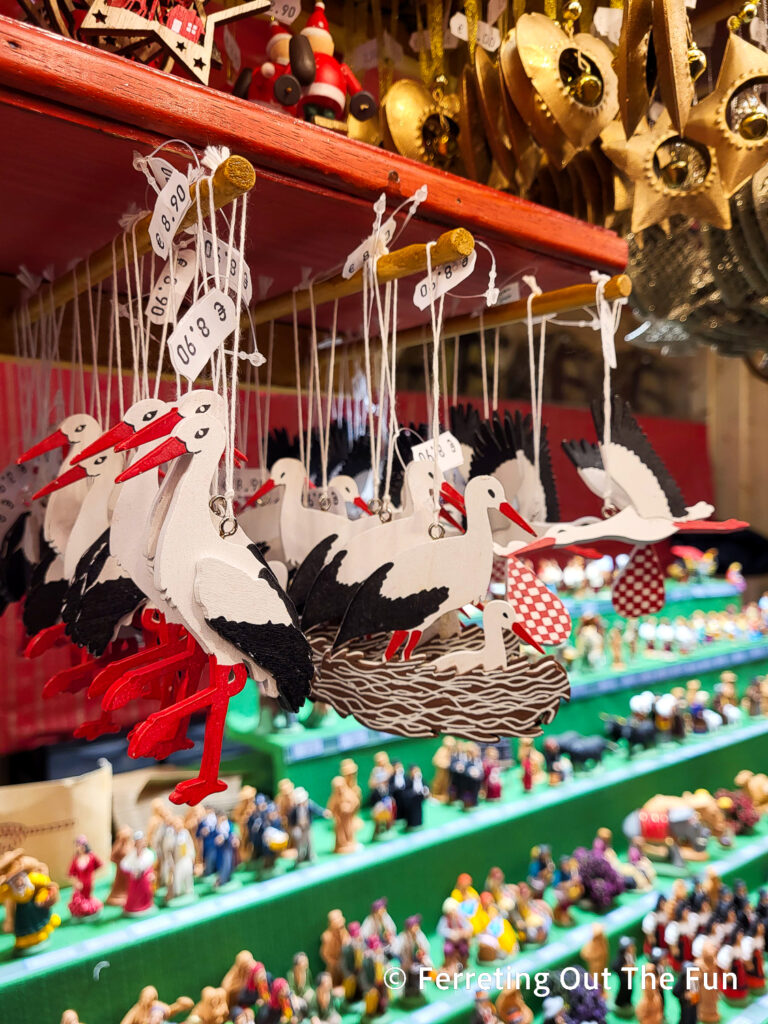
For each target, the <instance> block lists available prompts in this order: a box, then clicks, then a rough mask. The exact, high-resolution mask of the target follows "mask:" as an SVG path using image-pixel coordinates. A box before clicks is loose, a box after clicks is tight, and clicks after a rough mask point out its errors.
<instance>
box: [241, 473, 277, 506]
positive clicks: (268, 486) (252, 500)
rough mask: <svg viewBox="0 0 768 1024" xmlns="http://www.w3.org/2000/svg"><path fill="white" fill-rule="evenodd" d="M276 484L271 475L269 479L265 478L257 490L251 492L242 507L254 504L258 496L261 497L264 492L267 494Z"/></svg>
mask: <svg viewBox="0 0 768 1024" xmlns="http://www.w3.org/2000/svg"><path fill="white" fill-rule="evenodd" d="M276 486H277V484H276V483H275V481H274V480H273V479H272V477H270V478H269V480H265V481H264V483H263V484H262V485H261V487H260V488H259V489H258V491H256V492H255V493H254V494H252V495H251V496H250V498H249V499H248V501H246V503H245V504H244V505H243V508H250V507H251V505H255V504H256V502H257V501H258V500H259V498H263V497H264V495H265V494H269V492H270V491H271V490H272V489H273V488H275V487H276Z"/></svg>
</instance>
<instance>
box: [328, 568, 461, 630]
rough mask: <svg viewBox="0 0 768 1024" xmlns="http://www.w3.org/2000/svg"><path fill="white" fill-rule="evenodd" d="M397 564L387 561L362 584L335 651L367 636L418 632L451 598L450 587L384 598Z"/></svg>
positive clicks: (347, 612) (353, 599)
mask: <svg viewBox="0 0 768 1024" xmlns="http://www.w3.org/2000/svg"><path fill="white" fill-rule="evenodd" d="M393 565H394V562H387V563H386V564H385V565H380V566H379V568H378V569H377V570H376V571H375V572H373V573H371V575H370V576H369V577H368V579H367V580H365V581H364V582H363V583H361V584H360V587H359V588H358V590H357V591H356V592H355V596H354V597H353V598H352V600H351V601H350V603H349V607H348V608H347V610H346V612H345V614H344V618H343V620H342V623H341V626H339V632H338V633H337V635H336V639H335V640H334V642H333V646H334V648H336V647H341V646H342V644H345V643H348V642H349V641H350V640H354V639H355V637H358V636H365V635H366V634H367V633H391V632H393V631H394V630H396V629H405V630H411V629H418V628H419V626H420V625H421V623H422V622H423V621H424V619H425V618H426V617H427V616H428V615H434V614H435V612H437V611H439V609H440V605H441V604H442V603H443V601H445V600H446V598H447V597H448V593H449V590H448V587H433V588H432V589H431V590H420V591H419V592H418V593H416V594H408V595H406V596H405V597H394V598H390V597H383V596H382V593H381V588H382V586H383V585H384V581H385V580H386V578H387V573H388V572H389V570H390V569H391V568H392V566H393Z"/></svg>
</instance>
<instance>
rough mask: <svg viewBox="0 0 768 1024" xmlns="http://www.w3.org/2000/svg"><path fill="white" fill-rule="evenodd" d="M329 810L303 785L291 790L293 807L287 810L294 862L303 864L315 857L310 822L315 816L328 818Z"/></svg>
mask: <svg viewBox="0 0 768 1024" xmlns="http://www.w3.org/2000/svg"><path fill="white" fill-rule="evenodd" d="M330 817H331V812H330V811H329V810H326V808H324V807H321V806H320V804H317V803H315V801H314V800H310V799H309V793H308V792H307V791H306V789H304V787H303V786H297V787H296V789H294V791H293V807H292V808H291V810H290V811H289V812H288V829H289V832H290V836H291V842H292V843H293V846H294V848H295V850H296V863H297V864H304V863H308V862H309V861H312V860H314V859H315V850H314V846H313V843H312V822H313V821H314V820H315V819H316V818H330Z"/></svg>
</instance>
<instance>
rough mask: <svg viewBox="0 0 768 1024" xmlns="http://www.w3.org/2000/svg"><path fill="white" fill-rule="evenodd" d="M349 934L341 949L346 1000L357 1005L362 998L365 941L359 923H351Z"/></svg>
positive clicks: (348, 926) (348, 928) (348, 927)
mask: <svg viewBox="0 0 768 1024" xmlns="http://www.w3.org/2000/svg"><path fill="white" fill-rule="evenodd" d="M347 932H348V936H347V941H346V942H345V943H344V945H343V946H342V949H341V959H342V970H343V972H344V986H343V987H344V998H345V999H346V1001H347V1002H348V1003H355V1002H357V1000H358V999H359V998H360V972H361V970H362V968H363V953H364V952H365V939H363V937H362V935H361V934H360V922H359V921H350V923H349V924H348V925H347Z"/></svg>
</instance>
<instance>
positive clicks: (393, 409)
mask: <svg viewBox="0 0 768 1024" xmlns="http://www.w3.org/2000/svg"><path fill="white" fill-rule="evenodd" d="M397 300H398V281H397V280H395V281H394V289H393V292H392V329H391V333H390V350H391V353H392V356H391V363H390V367H389V380H390V385H389V387H390V401H389V417H390V423H389V444H388V445H387V465H386V469H385V472H384V511H385V512H389V509H390V507H391V505H392V495H391V494H390V489H391V486H392V462H393V456H394V452H395V448H396V444H397V435H398V420H397V404H396V403H397Z"/></svg>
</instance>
